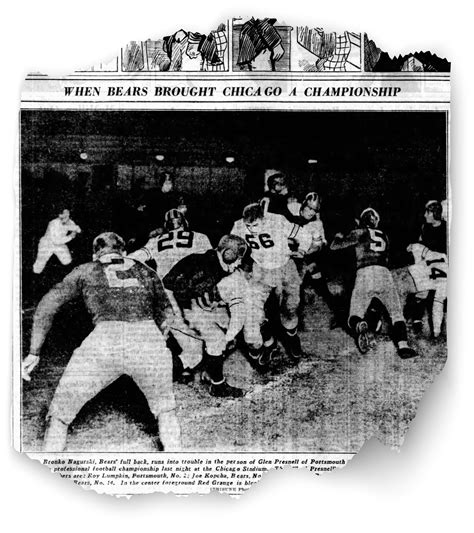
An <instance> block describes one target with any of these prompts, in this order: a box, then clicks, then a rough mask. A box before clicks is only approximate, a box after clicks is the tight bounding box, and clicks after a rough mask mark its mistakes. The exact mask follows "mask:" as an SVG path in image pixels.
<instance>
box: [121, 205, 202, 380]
mask: <svg viewBox="0 0 474 533" xmlns="http://www.w3.org/2000/svg"><path fill="white" fill-rule="evenodd" d="M211 249H212V246H211V243H210V241H209V239H208V237H207V236H206V235H204V234H203V233H198V232H196V231H192V230H191V229H190V228H189V224H188V221H187V220H186V218H185V216H184V214H183V213H182V212H181V211H179V209H170V210H169V211H167V212H166V214H165V221H164V227H163V232H162V233H160V234H158V235H154V236H152V237H151V238H150V239H149V240H148V242H147V243H146V244H145V246H143V248H139V249H138V250H136V251H135V252H132V253H131V254H129V256H128V257H132V258H134V259H137V260H138V261H142V262H145V261H149V260H150V259H153V260H154V261H155V264H156V271H157V273H158V276H159V277H160V279H163V278H164V277H165V276H166V274H168V272H169V271H170V270H171V269H172V268H173V267H174V266H175V265H176V264H177V263H178V262H179V261H181V259H183V258H184V257H186V256H188V255H190V254H201V253H204V252H207V251H208V250H211ZM167 296H168V298H169V299H170V302H171V304H172V305H173V307H177V306H176V305H175V301H174V298H173V295H172V294H171V293H170V292H169V291H167ZM170 325H171V324H170ZM172 325H173V326H176V327H173V328H172V332H171V333H172V335H173V337H174V338H175V339H176V341H177V343H178V344H179V347H180V349H181V353H180V355H179V359H180V361H181V362H180V361H179V360H178V361H176V359H175V362H176V363H179V368H178V365H176V367H177V368H176V369H175V372H176V380H177V381H179V382H180V383H190V382H191V381H192V380H193V378H194V374H193V369H194V368H195V367H196V366H197V365H198V364H199V363H200V362H201V359H202V349H201V343H200V342H199V341H197V343H196V340H195V339H194V338H193V333H192V332H191V331H190V330H189V328H188V327H187V325H186V324H185V323H184V321H183V320H182V316H181V311H180V309H179V308H175V316H174V319H173V324H172Z"/></svg>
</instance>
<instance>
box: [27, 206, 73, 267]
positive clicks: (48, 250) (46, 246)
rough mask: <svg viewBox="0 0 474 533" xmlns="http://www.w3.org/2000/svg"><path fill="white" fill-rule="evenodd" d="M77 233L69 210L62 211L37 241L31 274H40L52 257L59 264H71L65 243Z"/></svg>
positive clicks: (69, 253)
mask: <svg viewBox="0 0 474 533" xmlns="http://www.w3.org/2000/svg"><path fill="white" fill-rule="evenodd" d="M79 233H81V228H80V227H79V226H78V225H77V224H76V223H75V222H74V221H73V220H72V219H71V218H70V212H69V209H63V210H62V211H61V212H60V213H59V214H58V216H57V218H55V219H53V220H51V221H50V222H49V224H48V227H47V229H46V233H45V234H44V235H43V237H41V239H40V241H39V244H38V254H37V256H36V261H35V263H34V265H33V272H34V273H35V274H41V272H43V270H44V268H45V266H46V264H47V262H48V261H49V260H50V258H51V256H53V255H55V256H56V257H57V258H58V259H59V261H60V262H61V264H63V265H69V264H71V262H72V257H71V252H70V251H69V248H68V246H67V243H68V242H70V241H72V239H74V238H75V237H76V235H78V234H79Z"/></svg>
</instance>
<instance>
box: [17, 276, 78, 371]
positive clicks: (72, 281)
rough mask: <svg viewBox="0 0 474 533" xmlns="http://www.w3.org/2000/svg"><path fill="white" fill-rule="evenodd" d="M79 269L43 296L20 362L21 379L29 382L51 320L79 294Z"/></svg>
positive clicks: (51, 322)
mask: <svg viewBox="0 0 474 533" xmlns="http://www.w3.org/2000/svg"><path fill="white" fill-rule="evenodd" d="M79 269H80V267H78V268H76V269H74V270H73V271H72V272H71V273H70V274H68V275H67V276H66V277H65V278H64V280H63V281H61V282H60V283H58V284H57V285H55V286H54V287H53V288H52V289H51V290H50V291H49V292H48V293H47V294H45V295H44V296H43V298H42V299H41V301H40V303H39V304H38V307H37V308H36V311H35V315H34V317H33V327H32V330H31V341H30V352H29V355H28V356H27V357H26V358H25V359H24V360H23V362H22V368H21V370H22V377H23V379H24V380H26V381H30V379H31V377H30V374H31V372H32V371H33V370H34V369H35V367H36V366H37V365H38V363H39V355H40V352H41V348H42V346H43V344H44V341H45V339H46V335H47V334H48V332H49V330H50V329H51V326H52V324H53V319H54V316H55V315H56V313H57V312H58V310H59V309H60V307H61V306H63V305H64V304H65V303H67V302H69V301H71V300H72V299H74V298H75V297H77V296H78V295H79V294H80V287H81V282H80V270H79Z"/></svg>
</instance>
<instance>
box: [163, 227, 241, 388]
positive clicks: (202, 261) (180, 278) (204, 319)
mask: <svg viewBox="0 0 474 533" xmlns="http://www.w3.org/2000/svg"><path fill="white" fill-rule="evenodd" d="M246 251H247V244H246V242H245V241H244V240H243V239H241V238H240V237H237V236H236V235H224V237H222V238H221V240H220V241H219V244H218V245H217V248H216V249H215V250H208V251H207V252H205V253H193V254H190V255H188V256H186V257H184V258H183V259H181V260H180V261H179V262H178V263H177V264H176V265H174V266H173V268H172V269H171V270H170V271H169V272H168V274H166V276H165V277H164V278H163V283H164V286H165V287H166V289H168V290H169V291H171V292H172V293H173V296H174V299H175V300H176V302H177V304H178V306H179V308H180V309H181V311H182V315H183V318H184V320H185V321H186V322H187V324H189V326H190V327H191V328H192V329H193V330H194V331H196V332H197V334H198V335H200V337H201V339H202V340H203V342H204V345H205V354H204V361H203V366H204V370H203V373H202V374H201V379H202V381H203V382H205V383H207V384H208V385H209V393H210V394H211V395H212V396H217V397H221V398H223V397H231V398H239V397H241V396H243V391H242V389H239V388H237V387H233V386H231V385H229V384H228V383H227V381H226V379H225V378H224V373H223V368H224V351H225V349H226V346H227V339H226V334H225V331H224V329H225V328H226V327H227V326H228V323H229V316H228V313H227V310H226V308H225V307H222V306H219V301H220V300H221V298H220V295H219V290H218V284H219V282H220V281H221V280H222V279H223V278H225V277H226V276H228V275H230V274H232V273H233V272H234V271H235V270H236V269H237V268H238V267H239V266H240V263H241V261H242V258H243V256H244V254H245V252H246Z"/></svg>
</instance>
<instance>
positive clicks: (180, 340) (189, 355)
mask: <svg viewBox="0 0 474 533" xmlns="http://www.w3.org/2000/svg"><path fill="white" fill-rule="evenodd" d="M182 328H183V329H181V328H180V326H179V325H177V326H176V327H174V326H173V329H172V333H173V337H174V338H175V340H176V342H177V344H178V345H179V347H180V348H181V350H182V351H181V353H180V354H179V356H178V357H179V359H180V361H181V366H182V369H181V371H180V372H179V375H177V376H176V380H175V381H177V382H178V383H184V384H189V383H191V382H192V381H193V379H194V372H195V369H196V368H197V367H198V366H199V364H200V363H201V362H202V353H203V343H202V341H200V340H199V339H197V338H195V337H197V333H196V332H195V331H193V330H191V328H189V327H188V326H186V325H185V324H184V322H183V324H182Z"/></svg>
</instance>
